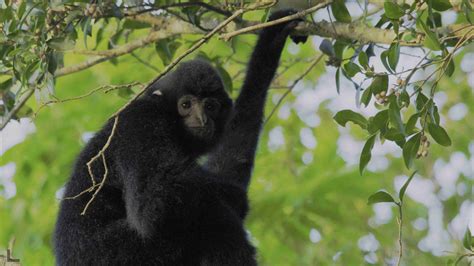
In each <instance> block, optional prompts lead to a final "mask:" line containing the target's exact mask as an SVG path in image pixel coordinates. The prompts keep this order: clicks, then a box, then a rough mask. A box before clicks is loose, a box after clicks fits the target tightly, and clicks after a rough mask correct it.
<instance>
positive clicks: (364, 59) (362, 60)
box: [359, 51, 369, 69]
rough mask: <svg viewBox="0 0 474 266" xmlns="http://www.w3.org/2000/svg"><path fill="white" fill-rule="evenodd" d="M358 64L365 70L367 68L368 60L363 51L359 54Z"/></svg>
mask: <svg viewBox="0 0 474 266" xmlns="http://www.w3.org/2000/svg"><path fill="white" fill-rule="evenodd" d="M359 64H360V65H361V66H363V67H364V68H366V69H367V68H369V58H368V57H367V54H366V53H365V52H364V51H361V52H360V53H359Z"/></svg>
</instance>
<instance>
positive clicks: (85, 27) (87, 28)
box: [81, 17, 92, 48]
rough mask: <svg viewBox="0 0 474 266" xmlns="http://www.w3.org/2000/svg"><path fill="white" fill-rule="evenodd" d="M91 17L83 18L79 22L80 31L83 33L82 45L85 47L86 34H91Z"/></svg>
mask: <svg viewBox="0 0 474 266" xmlns="http://www.w3.org/2000/svg"><path fill="white" fill-rule="evenodd" d="M91 22H92V18H91V17H86V19H85V20H83V21H82V22H81V24H82V32H83V33H84V46H85V47H86V48H87V36H92V25H91Z"/></svg>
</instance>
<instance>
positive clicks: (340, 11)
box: [331, 0, 352, 23]
mask: <svg viewBox="0 0 474 266" xmlns="http://www.w3.org/2000/svg"><path fill="white" fill-rule="evenodd" d="M331 10H332V14H333V15H334V17H335V18H336V20H337V21H339V22H345V23H350V22H351V21H352V18H351V14H350V13H349V10H347V7H346V4H345V3H344V0H334V1H333V2H332V4H331Z"/></svg>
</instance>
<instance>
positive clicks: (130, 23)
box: [123, 19, 150, 30]
mask: <svg viewBox="0 0 474 266" xmlns="http://www.w3.org/2000/svg"><path fill="white" fill-rule="evenodd" d="M149 27H150V24H148V23H145V22H140V21H135V20H129V19H127V20H125V22H124V23H123V28H124V29H134V30H136V29H145V28H149Z"/></svg>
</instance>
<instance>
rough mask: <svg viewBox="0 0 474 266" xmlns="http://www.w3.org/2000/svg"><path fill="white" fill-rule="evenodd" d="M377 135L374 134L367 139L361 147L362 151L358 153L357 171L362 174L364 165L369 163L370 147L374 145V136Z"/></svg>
mask: <svg viewBox="0 0 474 266" xmlns="http://www.w3.org/2000/svg"><path fill="white" fill-rule="evenodd" d="M376 136H377V135H376V134H374V135H372V136H371V137H369V139H368V140H367V142H366V143H365V145H364V148H363V149H362V153H361V154H360V160H359V173H360V174H361V175H362V173H363V172H364V169H365V167H366V166H367V164H368V163H369V161H370V159H371V158H372V148H373V147H374V143H375V137H376Z"/></svg>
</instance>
